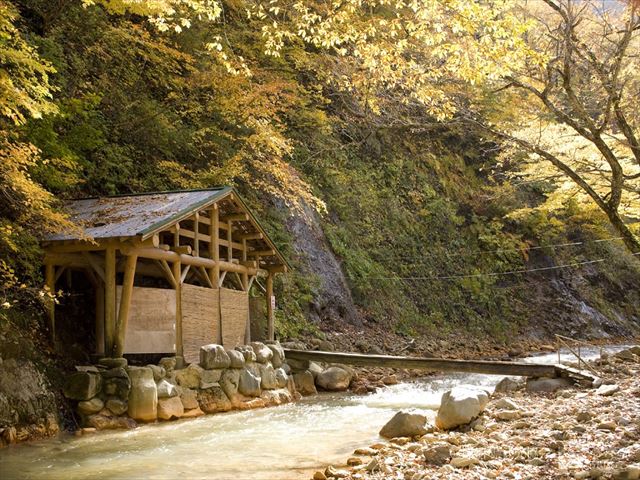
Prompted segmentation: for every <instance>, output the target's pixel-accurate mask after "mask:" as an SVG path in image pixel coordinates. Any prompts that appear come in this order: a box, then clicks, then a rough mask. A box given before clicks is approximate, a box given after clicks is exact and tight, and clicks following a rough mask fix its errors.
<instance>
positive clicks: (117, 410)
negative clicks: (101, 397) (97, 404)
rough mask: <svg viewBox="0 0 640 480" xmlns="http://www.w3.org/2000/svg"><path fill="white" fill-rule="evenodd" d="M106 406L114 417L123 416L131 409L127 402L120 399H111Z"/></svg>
mask: <svg viewBox="0 0 640 480" xmlns="http://www.w3.org/2000/svg"><path fill="white" fill-rule="evenodd" d="M105 406H106V407H107V409H108V410H109V411H110V412H111V413H113V414H114V415H122V414H124V413H126V411H127V409H128V407H129V406H128V405H127V402H126V401H124V400H120V399H119V398H110V399H109V400H107V402H106V403H105Z"/></svg>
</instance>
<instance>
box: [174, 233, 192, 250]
mask: <svg viewBox="0 0 640 480" xmlns="http://www.w3.org/2000/svg"><path fill="white" fill-rule="evenodd" d="M182 232H184V230H182ZM171 251H172V252H176V253H179V254H180V255H191V253H192V252H193V249H192V248H191V245H178V246H177V247H171Z"/></svg>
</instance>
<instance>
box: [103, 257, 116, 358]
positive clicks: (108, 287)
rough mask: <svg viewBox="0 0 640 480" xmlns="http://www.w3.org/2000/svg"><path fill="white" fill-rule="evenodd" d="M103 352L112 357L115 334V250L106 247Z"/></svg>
mask: <svg viewBox="0 0 640 480" xmlns="http://www.w3.org/2000/svg"><path fill="white" fill-rule="evenodd" d="M104 277H105V281H104V341H105V345H104V351H105V354H106V355H108V356H111V355H113V347H114V344H115V334H116V249H115V248H113V247H108V248H107V249H106V251H105V262H104Z"/></svg>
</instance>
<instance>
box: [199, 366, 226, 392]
mask: <svg viewBox="0 0 640 480" xmlns="http://www.w3.org/2000/svg"><path fill="white" fill-rule="evenodd" d="M222 372H224V370H222V369H215V370H204V371H203V372H202V376H201V377H200V388H211V387H214V386H216V385H218V382H219V381H220V378H221V377H222Z"/></svg>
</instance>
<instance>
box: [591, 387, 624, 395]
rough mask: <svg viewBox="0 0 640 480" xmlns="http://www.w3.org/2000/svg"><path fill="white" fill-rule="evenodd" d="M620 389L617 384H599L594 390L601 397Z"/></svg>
mask: <svg viewBox="0 0 640 480" xmlns="http://www.w3.org/2000/svg"><path fill="white" fill-rule="evenodd" d="M619 390H620V387H619V386H618V385H615V384H613V385H600V386H599V387H598V389H597V390H596V394H597V395H602V396H603V397H609V396H611V395H613V394H614V393H616V392H617V391H619Z"/></svg>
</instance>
